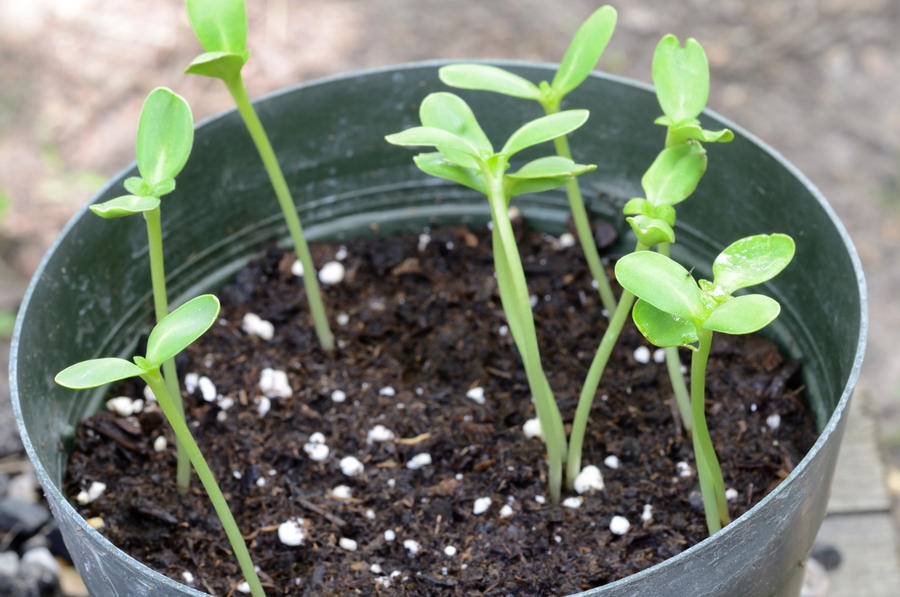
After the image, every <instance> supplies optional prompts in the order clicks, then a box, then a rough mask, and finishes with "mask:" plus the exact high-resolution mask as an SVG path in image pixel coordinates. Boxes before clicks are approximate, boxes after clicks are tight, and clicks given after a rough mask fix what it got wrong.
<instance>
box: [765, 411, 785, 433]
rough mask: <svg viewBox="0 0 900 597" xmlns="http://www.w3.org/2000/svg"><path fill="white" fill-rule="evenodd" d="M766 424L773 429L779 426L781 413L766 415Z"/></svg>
mask: <svg viewBox="0 0 900 597" xmlns="http://www.w3.org/2000/svg"><path fill="white" fill-rule="evenodd" d="M766 425H768V426H769V429H771V430H772V431H775V430H776V429H778V428H779V427H780V426H781V415H779V414H774V415H769V416H768V417H766Z"/></svg>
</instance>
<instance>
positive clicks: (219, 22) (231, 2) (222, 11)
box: [187, 0, 247, 54]
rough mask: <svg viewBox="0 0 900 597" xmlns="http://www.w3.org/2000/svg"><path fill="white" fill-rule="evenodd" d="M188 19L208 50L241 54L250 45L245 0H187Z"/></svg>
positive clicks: (204, 47)
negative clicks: (248, 42)
mask: <svg viewBox="0 0 900 597" xmlns="http://www.w3.org/2000/svg"><path fill="white" fill-rule="evenodd" d="M187 12H188V20H189V21H190V23H191V27H192V28H193V29H194V33H195V34H196V35H197V39H198V40H200V45H201V46H203V49H204V50H206V51H207V52H231V53H235V54H238V53H241V52H243V51H244V50H245V48H246V45H247V9H246V7H245V6H244V0H187Z"/></svg>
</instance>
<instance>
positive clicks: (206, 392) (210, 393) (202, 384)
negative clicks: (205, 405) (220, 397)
mask: <svg viewBox="0 0 900 597" xmlns="http://www.w3.org/2000/svg"><path fill="white" fill-rule="evenodd" d="M197 387H198V388H200V395H201V396H203V400H204V401H206V402H212V401H213V400H215V399H216V395H217V392H216V385H215V384H214V383H213V382H212V380H211V379H210V378H208V377H206V376H205V375H204V376H203V377H201V378H200V379H199V380H197Z"/></svg>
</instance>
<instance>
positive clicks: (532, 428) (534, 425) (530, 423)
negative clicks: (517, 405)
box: [522, 417, 541, 438]
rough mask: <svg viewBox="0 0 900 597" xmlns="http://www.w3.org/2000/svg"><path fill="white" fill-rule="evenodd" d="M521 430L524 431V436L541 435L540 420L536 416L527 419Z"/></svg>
mask: <svg viewBox="0 0 900 597" xmlns="http://www.w3.org/2000/svg"><path fill="white" fill-rule="evenodd" d="M522 431H523V432H524V433H525V437H538V438H539V437H541V420H540V419H538V418H537V417H535V418H533V419H528V420H527V421H525V424H524V425H522Z"/></svg>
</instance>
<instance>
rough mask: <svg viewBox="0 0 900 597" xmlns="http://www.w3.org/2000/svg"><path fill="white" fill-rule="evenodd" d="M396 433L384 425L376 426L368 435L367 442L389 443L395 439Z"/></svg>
mask: <svg viewBox="0 0 900 597" xmlns="http://www.w3.org/2000/svg"><path fill="white" fill-rule="evenodd" d="M394 437H395V436H394V432H393V431H391V430H390V429H388V428H387V427H385V426H384V425H375V426H374V427H372V428H371V429H369V432H368V433H367V434H366V442H368V443H370V444H371V443H373V442H389V441H391V440H392V439H394Z"/></svg>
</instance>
